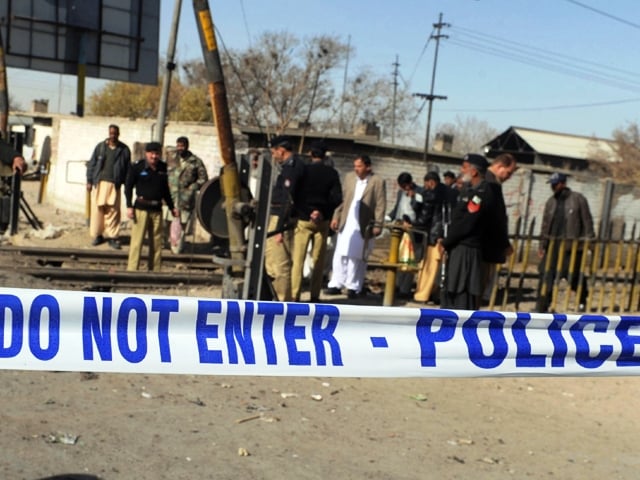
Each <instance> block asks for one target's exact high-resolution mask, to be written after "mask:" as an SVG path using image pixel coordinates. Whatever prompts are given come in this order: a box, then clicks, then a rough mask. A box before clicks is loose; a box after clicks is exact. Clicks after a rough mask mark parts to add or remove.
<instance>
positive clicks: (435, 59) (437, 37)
mask: <svg viewBox="0 0 640 480" xmlns="http://www.w3.org/2000/svg"><path fill="white" fill-rule="evenodd" d="M450 26H451V25H450V24H448V23H443V22H442V13H440V17H439V20H438V23H434V24H433V27H434V28H435V29H436V33H435V35H431V38H433V39H434V40H435V41H436V52H435V55H434V57H433V72H432V73H431V90H430V92H429V93H428V94H425V93H414V94H413V95H414V96H416V97H420V98H424V99H426V100H427V101H428V102H429V109H428V113H427V136H426V138H425V139H424V155H423V160H424V162H425V164H426V163H427V156H428V155H429V133H430V130H431V111H432V109H433V101H434V100H446V99H447V97H445V96H443V95H434V94H433V89H434V87H435V82H436V66H437V65H438V47H439V46H440V39H441V38H449V36H448V35H441V34H440V31H441V30H442V27H450Z"/></svg>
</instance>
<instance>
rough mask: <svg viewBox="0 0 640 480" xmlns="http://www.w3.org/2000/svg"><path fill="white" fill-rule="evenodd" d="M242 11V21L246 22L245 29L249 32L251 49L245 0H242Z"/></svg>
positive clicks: (249, 38) (248, 33)
mask: <svg viewBox="0 0 640 480" xmlns="http://www.w3.org/2000/svg"><path fill="white" fill-rule="evenodd" d="M240 9H241V10H242V20H243V21H244V28H245V30H246V31H247V38H248V40H249V47H251V32H250V31H249V22H248V21H247V12H246V10H245V9H244V0H240Z"/></svg>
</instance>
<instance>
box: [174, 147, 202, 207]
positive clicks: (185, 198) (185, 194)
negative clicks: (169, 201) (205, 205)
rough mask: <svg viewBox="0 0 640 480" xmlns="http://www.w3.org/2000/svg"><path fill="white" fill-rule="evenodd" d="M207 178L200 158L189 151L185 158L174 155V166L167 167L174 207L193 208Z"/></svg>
mask: <svg viewBox="0 0 640 480" xmlns="http://www.w3.org/2000/svg"><path fill="white" fill-rule="evenodd" d="M207 180H208V176H207V169H206V168H205V167H204V163H202V160H200V158H198V157H196V156H195V155H194V154H193V153H191V152H189V156H188V157H186V158H180V157H176V161H175V167H173V168H171V169H169V190H170V191H171V197H172V198H173V203H174V204H175V206H176V208H177V209H178V210H187V211H191V210H193V209H194V208H195V205H196V196H197V194H198V191H199V190H200V187H201V186H202V185H204V183H205V182H206V181H207Z"/></svg>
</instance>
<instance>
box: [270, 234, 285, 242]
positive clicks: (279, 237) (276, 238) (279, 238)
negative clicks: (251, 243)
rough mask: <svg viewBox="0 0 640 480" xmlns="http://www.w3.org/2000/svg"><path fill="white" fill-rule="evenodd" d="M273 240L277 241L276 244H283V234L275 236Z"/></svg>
mask: <svg viewBox="0 0 640 480" xmlns="http://www.w3.org/2000/svg"><path fill="white" fill-rule="evenodd" d="M273 239H274V240H275V241H276V243H282V241H283V239H284V236H283V235H282V234H281V233H276V234H275V235H274V236H273Z"/></svg>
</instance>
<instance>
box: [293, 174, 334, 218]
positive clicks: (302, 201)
mask: <svg viewBox="0 0 640 480" xmlns="http://www.w3.org/2000/svg"><path fill="white" fill-rule="evenodd" d="M294 201H295V210H296V212H297V216H298V218H299V219H301V220H309V215H310V214H311V212H313V211H314V210H319V211H320V212H321V213H322V217H323V219H324V220H331V217H333V212H334V210H335V209H336V207H337V206H338V205H340V204H341V203H342V186H341V185H340V177H339V176H338V172H337V171H336V170H335V169H334V168H332V167H330V166H328V165H325V164H323V163H322V162H312V163H310V164H308V165H305V167H304V173H303V175H302V178H301V180H300V186H299V188H298V189H297V192H296V198H295V199H294Z"/></svg>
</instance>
